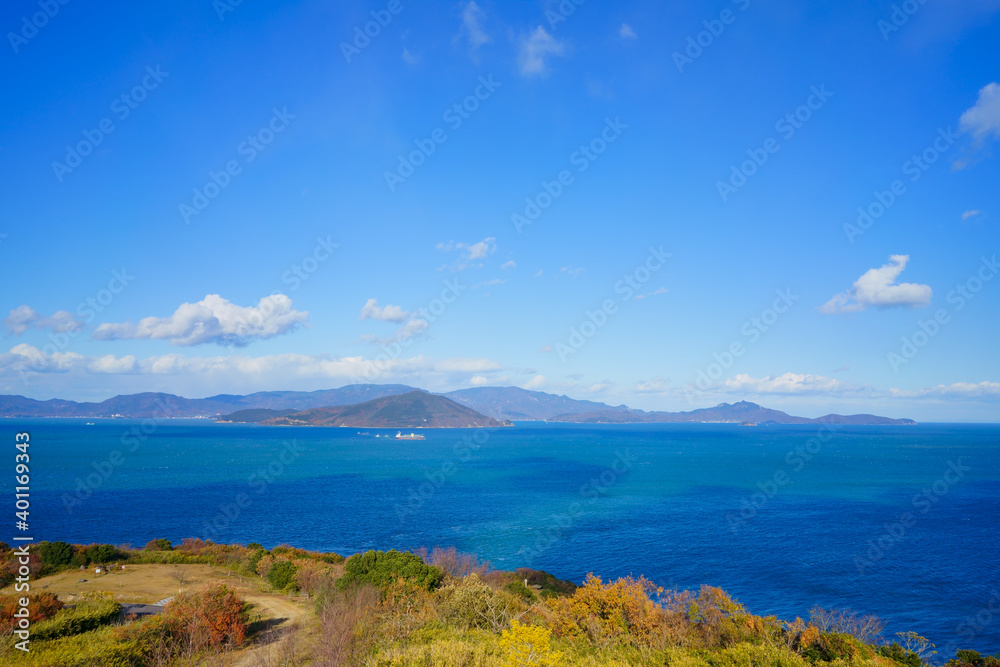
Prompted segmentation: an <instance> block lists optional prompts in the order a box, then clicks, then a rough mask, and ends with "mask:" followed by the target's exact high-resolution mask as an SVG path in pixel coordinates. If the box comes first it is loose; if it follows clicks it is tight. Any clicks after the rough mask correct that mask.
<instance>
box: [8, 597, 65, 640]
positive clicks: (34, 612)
mask: <svg viewBox="0 0 1000 667" xmlns="http://www.w3.org/2000/svg"><path fill="white" fill-rule="evenodd" d="M22 597H25V596H24V595H19V594H17V593H15V594H13V595H0V636H5V635H7V634H9V633H10V631H11V630H12V629H13V627H14V613H15V612H17V610H19V609H20V608H21V604H20V599H21V598H22ZM27 597H28V614H29V616H28V618H30V619H31V623H32V626H33V628H32V630H34V624H35V623H36V622H38V621H44V620H45V619H47V618H51V617H52V616H54V615H55V614H56V612H58V611H59V610H60V609H62V608H63V603H62V601H61V600H60V599H59V598H57V597H56V596H55V595H53V594H52V593H49V592H48V591H46V592H44V593H38V594H37V595H30V596H27Z"/></svg>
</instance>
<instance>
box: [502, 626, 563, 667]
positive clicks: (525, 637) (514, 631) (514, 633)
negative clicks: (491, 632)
mask: <svg viewBox="0 0 1000 667" xmlns="http://www.w3.org/2000/svg"><path fill="white" fill-rule="evenodd" d="M551 634H552V633H551V632H550V631H549V630H548V629H547V628H543V627H540V626H537V625H521V624H520V623H518V622H517V621H513V622H512V623H511V625H510V629H509V630H504V631H503V634H502V635H500V646H501V648H502V649H503V651H504V652H505V654H506V655H505V658H506V660H505V662H504V665H505V666H506V667H529V666H530V667H536V666H537V667H549V666H555V665H559V664H560V660H561V659H562V653H561V652H559V651H553V650H552V648H551V646H550V645H549V638H550V636H551Z"/></svg>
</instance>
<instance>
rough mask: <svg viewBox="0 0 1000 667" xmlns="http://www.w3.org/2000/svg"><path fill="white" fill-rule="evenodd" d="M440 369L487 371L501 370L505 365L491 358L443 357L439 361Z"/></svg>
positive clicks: (466, 371) (450, 370)
mask: <svg viewBox="0 0 1000 667" xmlns="http://www.w3.org/2000/svg"><path fill="white" fill-rule="evenodd" d="M436 368H437V369H438V370H442V371H447V372H452V373H485V372H489V371H499V370H502V369H503V366H501V365H500V364H498V363H497V362H495V361H491V360H490V359H484V358H478V359H469V358H466V357H454V358H452V359H443V360H441V361H439V362H438V363H437V366H436Z"/></svg>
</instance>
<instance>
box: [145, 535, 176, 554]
mask: <svg viewBox="0 0 1000 667" xmlns="http://www.w3.org/2000/svg"><path fill="white" fill-rule="evenodd" d="M173 548H174V545H172V544H171V543H170V540H166V539H163V538H162V537H161V538H160V539H157V540H150V541H149V542H147V543H146V550H147V551H172V550H173Z"/></svg>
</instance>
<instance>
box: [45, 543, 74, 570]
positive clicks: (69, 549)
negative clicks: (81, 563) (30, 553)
mask: <svg viewBox="0 0 1000 667" xmlns="http://www.w3.org/2000/svg"><path fill="white" fill-rule="evenodd" d="M38 554H39V555H40V556H41V558H42V562H43V563H45V564H46V565H52V566H54V567H59V566H60V565H67V564H69V562H70V561H71V560H72V558H73V545H72V544H69V543H68V542H41V543H39V545H38Z"/></svg>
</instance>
